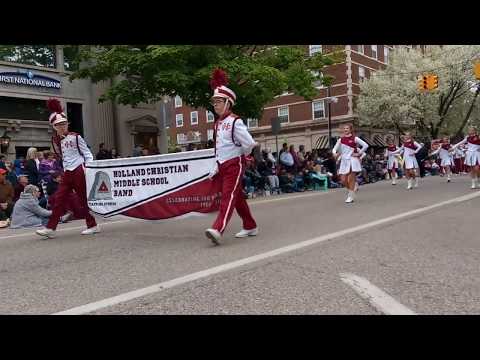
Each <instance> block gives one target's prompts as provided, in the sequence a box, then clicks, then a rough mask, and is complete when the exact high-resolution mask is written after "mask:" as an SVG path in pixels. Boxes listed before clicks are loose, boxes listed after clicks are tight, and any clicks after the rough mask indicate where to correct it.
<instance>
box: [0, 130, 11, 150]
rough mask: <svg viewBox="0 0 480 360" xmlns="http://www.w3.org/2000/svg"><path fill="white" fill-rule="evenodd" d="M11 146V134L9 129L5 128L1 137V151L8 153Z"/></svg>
mask: <svg viewBox="0 0 480 360" xmlns="http://www.w3.org/2000/svg"><path fill="white" fill-rule="evenodd" d="M9 146H10V136H8V135H7V130H5V131H4V133H3V135H2V136H1V137H0V148H1V152H2V153H6V152H7V150H8V147H9Z"/></svg>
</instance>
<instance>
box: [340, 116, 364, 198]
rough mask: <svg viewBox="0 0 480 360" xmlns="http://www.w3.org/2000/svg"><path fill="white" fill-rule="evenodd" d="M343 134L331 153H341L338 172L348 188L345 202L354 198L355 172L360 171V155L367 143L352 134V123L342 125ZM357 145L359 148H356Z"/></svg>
mask: <svg viewBox="0 0 480 360" xmlns="http://www.w3.org/2000/svg"><path fill="white" fill-rule="evenodd" d="M341 128H342V132H343V136H342V137H341V138H340V139H338V141H337V143H336V144H335V147H334V148H333V150H332V153H333V155H334V156H335V157H337V158H338V157H339V156H340V155H341V160H340V169H339V171H338V174H339V175H340V176H341V180H342V183H343V185H344V186H345V187H346V188H347V190H348V196H347V199H346V200H345V202H346V203H352V202H353V201H354V200H355V188H356V183H357V173H359V172H361V171H362V165H361V163H360V157H361V156H362V155H363V154H364V153H365V151H366V150H367V149H368V144H367V143H366V142H365V141H363V140H362V139H360V138H358V137H356V136H355V135H354V134H353V125H352V124H345V125H342V127H341ZM358 145H360V146H361V149H358Z"/></svg>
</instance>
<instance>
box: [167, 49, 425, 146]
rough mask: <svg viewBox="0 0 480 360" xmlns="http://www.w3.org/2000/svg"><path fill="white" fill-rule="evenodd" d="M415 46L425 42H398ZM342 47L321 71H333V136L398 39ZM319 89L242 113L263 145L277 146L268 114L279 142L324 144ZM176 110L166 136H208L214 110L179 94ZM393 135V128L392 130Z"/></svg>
mask: <svg viewBox="0 0 480 360" xmlns="http://www.w3.org/2000/svg"><path fill="white" fill-rule="evenodd" d="M402 46H407V47H409V48H412V49H415V48H417V47H418V48H420V49H421V50H422V51H423V50H424V49H425V47H424V46H417V45H402ZM338 47H339V46H338V45H307V46H306V49H305V50H306V51H307V52H308V53H309V54H314V53H316V52H322V53H325V54H328V53H329V52H331V51H332V49H333V48H335V49H338ZM341 47H343V48H344V52H345V62H343V63H340V64H336V65H332V66H328V67H326V68H325V71H324V73H325V74H328V75H331V76H333V77H334V81H333V84H332V85H331V87H330V96H331V97H336V98H337V102H331V104H330V106H331V114H330V115H331V129H332V136H333V137H335V136H338V135H339V133H338V128H339V126H340V125H341V124H343V123H347V122H355V121H356V120H357V116H356V114H355V103H356V100H357V97H358V95H359V93H360V83H361V81H362V80H363V79H366V78H369V77H370V75H371V74H372V72H375V71H377V70H380V69H382V68H384V67H385V66H388V61H389V56H390V53H391V51H392V50H394V48H395V47H398V45H395V46H394V45H342V46H341ZM318 90H319V91H318V95H317V96H316V97H315V98H314V99H313V100H312V101H306V100H305V99H303V98H302V97H300V96H296V95H293V94H283V95H281V96H278V97H277V98H276V99H275V100H274V101H272V102H271V103H270V104H268V105H267V106H265V108H264V112H263V115H262V117H261V119H258V120H257V119H246V121H247V125H248V127H249V129H250V132H251V134H252V135H253V137H254V138H255V139H256V140H257V141H258V142H259V143H260V144H261V145H262V148H271V149H272V151H275V150H276V145H275V136H274V135H272V132H271V120H272V118H275V117H279V118H280V119H281V120H280V121H281V123H282V125H281V132H280V134H279V135H278V141H279V146H281V143H283V142H287V143H288V144H289V145H290V144H293V145H295V146H296V148H298V146H299V145H304V146H305V149H306V151H309V150H311V149H327V148H328V102H327V100H326V98H327V96H328V90H329V89H327V88H326V87H324V86H319V87H318ZM175 116H176V119H175V120H174V121H172V126H171V128H170V138H171V139H172V140H173V141H174V142H176V144H178V146H179V147H180V148H181V149H182V150H186V149H187V148H188V146H189V144H195V145H198V144H205V143H206V142H207V141H208V140H209V139H211V138H212V137H213V122H214V120H213V114H210V115H209V114H208V112H207V111H206V110H204V109H192V108H190V107H188V106H186V105H185V104H182V101H181V99H179V98H177V99H176V101H175ZM356 132H357V134H358V135H359V136H360V137H362V138H363V139H364V140H365V141H367V143H369V144H370V145H371V146H372V147H376V146H378V147H381V146H383V145H385V137H386V136H387V133H388V132H386V131H381V130H379V129H370V128H357V131H356ZM391 134H392V135H394V136H395V134H393V133H391Z"/></svg>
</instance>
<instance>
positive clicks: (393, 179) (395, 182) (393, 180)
mask: <svg viewBox="0 0 480 360" xmlns="http://www.w3.org/2000/svg"><path fill="white" fill-rule="evenodd" d="M392 185H397V178H395V177H392Z"/></svg>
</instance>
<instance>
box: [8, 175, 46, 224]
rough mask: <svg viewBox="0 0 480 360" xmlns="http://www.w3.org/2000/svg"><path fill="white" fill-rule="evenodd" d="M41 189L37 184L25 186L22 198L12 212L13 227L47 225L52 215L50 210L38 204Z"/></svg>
mask: <svg viewBox="0 0 480 360" xmlns="http://www.w3.org/2000/svg"><path fill="white" fill-rule="evenodd" d="M39 197H40V190H39V188H38V187H37V186H35V185H27V186H25V190H24V191H23V192H22V193H21V194H20V199H18V201H17V202H16V203H15V206H14V208H13V213H12V224H11V226H10V227H11V228H12V229H20V228H30V227H35V226H45V225H46V224H47V222H48V218H49V217H50V216H51V215H52V212H51V211H50V210H45V209H44V208H42V207H41V206H40V205H39V204H38V198H39Z"/></svg>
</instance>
